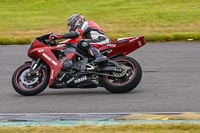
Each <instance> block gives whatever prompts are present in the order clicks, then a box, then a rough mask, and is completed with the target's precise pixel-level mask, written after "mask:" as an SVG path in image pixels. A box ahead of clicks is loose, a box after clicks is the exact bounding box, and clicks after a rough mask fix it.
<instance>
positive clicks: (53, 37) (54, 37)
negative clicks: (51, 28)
mask: <svg viewBox="0 0 200 133" xmlns="http://www.w3.org/2000/svg"><path fill="white" fill-rule="evenodd" d="M62 38H63V35H61V34H58V35H53V34H52V35H50V36H49V40H50V41H52V40H56V39H62Z"/></svg>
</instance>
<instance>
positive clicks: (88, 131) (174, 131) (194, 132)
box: [0, 124, 200, 133]
mask: <svg viewBox="0 0 200 133" xmlns="http://www.w3.org/2000/svg"><path fill="white" fill-rule="evenodd" d="M79 132H80V133H82V132H83V133H94V132H95V133H105V132H106V133H110V132H115V133H124V132H125V133H133V132H134V133H169V132H170V133H199V132H200V125H195V124H155V125H151V124H150V125H114V126H75V127H52V126H41V127H1V128H0V133H79Z"/></svg>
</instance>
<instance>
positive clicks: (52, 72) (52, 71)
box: [50, 70, 54, 79]
mask: <svg viewBox="0 0 200 133" xmlns="http://www.w3.org/2000/svg"><path fill="white" fill-rule="evenodd" d="M53 74H54V70H51V77H50V78H51V79H53Z"/></svg>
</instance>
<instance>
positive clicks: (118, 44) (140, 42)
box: [28, 36, 145, 86]
mask: <svg viewBox="0 0 200 133" xmlns="http://www.w3.org/2000/svg"><path fill="white" fill-rule="evenodd" d="M80 39H81V38H75V39H67V40H65V41H63V42H60V44H61V45H62V44H66V45H67V44H77V42H78V41H79V40H80ZM144 45H145V40H144V36H139V37H126V38H119V39H116V40H113V41H111V43H110V44H108V45H103V46H101V47H99V45H95V44H94V45H93V46H94V47H96V48H98V49H99V50H100V51H104V50H108V49H109V50H110V51H109V53H108V54H107V56H108V58H111V57H114V56H117V55H127V54H129V53H131V52H132V51H134V50H136V49H138V48H140V47H142V46H144ZM64 49H65V47H62V46H59V45H58V46H47V45H45V44H43V43H42V42H40V41H38V40H37V39H35V40H34V41H33V42H32V46H31V47H30V49H29V51H28V56H29V57H30V58H32V59H33V60H37V59H38V58H41V59H42V60H43V61H44V62H46V63H47V64H48V66H49V67H50V79H49V86H51V85H52V84H53V82H54V80H55V78H56V77H57V75H58V74H59V72H60V71H61V69H62V63H63V62H62V61H59V60H58V59H57V58H56V57H55V55H54V54H53V52H52V51H54V50H64ZM75 57H76V54H75V53H70V54H68V55H66V57H65V58H68V59H73V58H75Z"/></svg>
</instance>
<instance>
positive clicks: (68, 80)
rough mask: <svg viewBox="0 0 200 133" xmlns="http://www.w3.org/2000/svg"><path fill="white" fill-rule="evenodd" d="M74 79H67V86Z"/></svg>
mask: <svg viewBox="0 0 200 133" xmlns="http://www.w3.org/2000/svg"><path fill="white" fill-rule="evenodd" d="M74 79H75V78H74V77H73V78H71V79H69V80H68V81H67V84H69V83H70V82H72V81H73V80H74Z"/></svg>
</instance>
